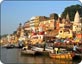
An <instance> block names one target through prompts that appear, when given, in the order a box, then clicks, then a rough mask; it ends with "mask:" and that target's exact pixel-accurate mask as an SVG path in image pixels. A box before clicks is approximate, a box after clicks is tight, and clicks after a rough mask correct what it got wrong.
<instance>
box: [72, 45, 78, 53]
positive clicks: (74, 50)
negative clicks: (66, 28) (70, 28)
mask: <svg viewBox="0 0 82 64" xmlns="http://www.w3.org/2000/svg"><path fill="white" fill-rule="evenodd" d="M78 49H79V48H78V47H77V44H74V46H73V52H75V53H77V52H79V50H78Z"/></svg>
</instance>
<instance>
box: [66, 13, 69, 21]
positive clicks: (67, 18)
mask: <svg viewBox="0 0 82 64" xmlns="http://www.w3.org/2000/svg"><path fill="white" fill-rule="evenodd" d="M66 20H67V21H70V19H69V14H68V13H67V15H66Z"/></svg>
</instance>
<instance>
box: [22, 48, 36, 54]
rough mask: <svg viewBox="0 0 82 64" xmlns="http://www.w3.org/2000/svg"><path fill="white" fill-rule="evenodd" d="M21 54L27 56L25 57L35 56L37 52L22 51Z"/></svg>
mask: <svg viewBox="0 0 82 64" xmlns="http://www.w3.org/2000/svg"><path fill="white" fill-rule="evenodd" d="M21 54H25V55H35V51H33V50H28V49H27V50H22V51H21Z"/></svg>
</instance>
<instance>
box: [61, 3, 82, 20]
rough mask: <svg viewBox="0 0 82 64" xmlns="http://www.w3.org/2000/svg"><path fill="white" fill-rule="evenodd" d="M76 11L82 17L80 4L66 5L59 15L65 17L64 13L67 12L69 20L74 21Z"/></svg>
mask: <svg viewBox="0 0 82 64" xmlns="http://www.w3.org/2000/svg"><path fill="white" fill-rule="evenodd" d="M76 11H78V12H79V14H80V17H82V6H81V5H78V4H77V5H72V6H69V7H66V8H65V10H64V11H63V13H62V15H61V17H62V18H66V15H67V13H68V14H69V18H70V20H71V21H74V17H75V13H76Z"/></svg>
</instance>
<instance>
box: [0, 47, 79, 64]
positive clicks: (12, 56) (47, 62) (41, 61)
mask: <svg viewBox="0 0 82 64" xmlns="http://www.w3.org/2000/svg"><path fill="white" fill-rule="evenodd" d="M20 52H21V50H20V49H5V48H3V49H1V61H2V62H3V63H10V64H11V63H16V64H18V63H19V64H20V63H23V64H24V63H26V64H29V63H30V64H78V62H73V61H67V60H55V59H51V58H49V57H44V56H26V55H21V53H20Z"/></svg>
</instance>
